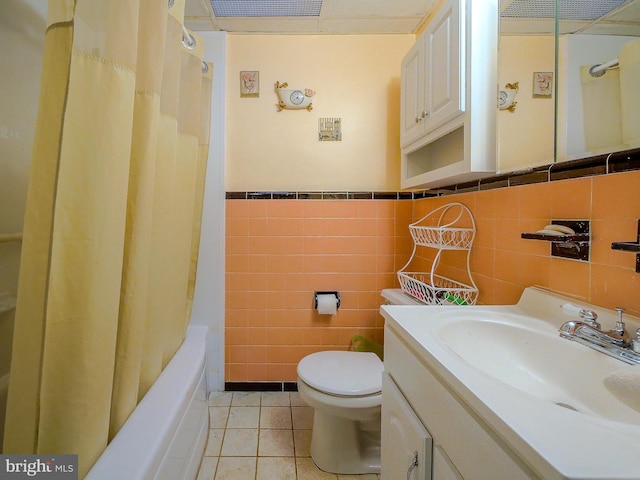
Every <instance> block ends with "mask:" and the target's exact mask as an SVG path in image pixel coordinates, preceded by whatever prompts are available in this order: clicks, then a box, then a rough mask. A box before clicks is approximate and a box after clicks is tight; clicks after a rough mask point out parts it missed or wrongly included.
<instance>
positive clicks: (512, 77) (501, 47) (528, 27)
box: [497, 0, 555, 173]
mask: <svg viewBox="0 0 640 480" xmlns="http://www.w3.org/2000/svg"><path fill="white" fill-rule="evenodd" d="M543 2H544V3H545V5H537V6H536V5H534V3H543ZM541 7H542V8H541ZM554 34H555V7H554V0H527V1H521V0H501V1H500V38H499V43H498V89H499V91H503V92H506V93H514V92H513V91H512V92H509V89H508V87H509V86H513V84H515V83H516V82H517V91H516V92H515V98H514V99H513V100H514V102H515V103H514V104H513V105H512V107H513V108H510V109H500V110H499V111H498V113H497V122H498V125H497V130H498V140H499V141H498V165H497V168H498V172H500V173H504V172H513V171H517V170H525V169H527V168H531V167H535V166H539V165H548V164H549V163H552V162H553V161H554V158H555V157H554V132H555V130H554V127H555V122H554V116H555V113H554V112H555V102H554V98H555V93H554V92H553V87H552V85H547V88H546V89H544V90H543V91H541V90H540V89H536V90H535V91H534V79H537V78H546V79H547V80H548V79H549V78H552V76H553V75H554V72H555V37H554ZM543 74H546V75H544V76H543Z"/></svg>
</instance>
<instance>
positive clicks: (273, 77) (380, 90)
mask: <svg viewBox="0 0 640 480" xmlns="http://www.w3.org/2000/svg"><path fill="white" fill-rule="evenodd" d="M227 38H228V43H227V45H228V47H227V124H226V137H227V149H226V189H227V190H228V191H259V190H271V191H273V190H310V191H323V190H324V191H326V190H349V191H358V190H397V189H398V188H399V183H400V148H399V143H400V142H399V135H400V130H399V118H400V62H401V60H402V57H403V56H404V55H405V53H406V52H407V51H408V50H409V48H410V47H411V46H412V45H413V43H414V40H415V38H414V35H352V36H348V35H336V36H334V35H321V36H316V35H313V36H312V35H304V36H302V35H233V34H230V35H229V36H228V37H227ZM243 70H258V71H259V72H260V96H259V98H241V97H240V82H239V73H240V71H243ZM276 81H280V82H287V83H288V84H289V87H290V88H300V89H302V88H310V89H312V90H315V91H316V96H315V97H314V100H313V110H312V111H311V112H308V111H306V110H284V111H282V112H278V109H277V108H276V104H277V101H278V100H277V95H276V92H275V83H276ZM321 117H340V118H341V119H342V141H341V142H320V141H318V119H319V118H321Z"/></svg>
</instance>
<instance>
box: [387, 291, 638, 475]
mask: <svg viewBox="0 0 640 480" xmlns="http://www.w3.org/2000/svg"><path fill="white" fill-rule="evenodd" d="M567 303H571V304H575V303H576V302H575V301H574V300H573V299H571V298H568V297H563V296H560V295H557V294H555V293H553V292H549V291H546V290H543V289H540V288H537V287H529V288H527V289H525V291H524V292H523V294H522V296H521V298H520V300H519V302H518V304H516V305H497V306H489V305H474V306H398V305H385V306H383V307H382V308H381V312H382V314H383V316H384V318H385V332H388V333H390V334H391V335H392V336H395V337H396V338H398V339H400V341H401V342H403V343H404V345H405V346H406V348H407V349H408V350H409V352H411V354H413V355H415V356H416V358H419V361H420V362H421V363H422V364H423V365H425V366H426V367H427V368H428V369H429V371H430V372H431V374H432V377H431V378H435V379H437V381H438V382H440V384H442V385H444V386H445V387H446V388H447V389H448V391H449V392H451V394H452V395H453V396H454V397H452V401H453V398H455V399H457V401H458V402H459V403H461V404H462V405H464V406H465V408H467V409H468V411H470V412H472V413H473V415H475V416H477V418H479V419H481V420H482V422H483V423H484V425H486V426H487V428H488V429H490V430H491V432H493V433H495V434H496V436H497V438H499V439H500V441H501V442H504V444H505V445H507V446H508V448H509V449H512V450H513V451H514V452H515V454H516V456H517V457H518V458H521V459H524V461H525V463H527V465H529V466H531V467H532V468H533V469H534V470H535V471H536V475H537V477H536V475H533V477H536V478H545V479H554V480H555V479H563V480H566V479H571V480H577V479H586V478H589V479H592V480H595V479H599V480H605V479H606V480H612V479H616V480H638V479H639V478H640V465H638V462H637V461H636V459H637V458H638V457H639V456H640V365H637V364H636V365H629V364H627V363H624V362H622V361H620V360H617V359H615V358H612V357H610V356H608V355H605V354H604V353H602V352H599V351H596V350H594V349H592V348H589V347H588V346H585V345H583V344H580V343H578V342H574V341H570V340H567V339H566V338H562V337H560V335H559V328H560V327H561V326H562V325H563V324H564V323H565V322H567V321H569V320H572V318H573V317H572V316H571V315H573V316H574V317H575V315H577V313H575V314H574V313H572V314H571V315H570V314H568V313H567V311H565V309H564V308H563V306H566V304H567ZM578 303H579V302H578ZM578 306H579V307H580V308H583V309H584V308H588V309H591V310H595V311H596V313H597V314H598V321H599V322H600V323H601V324H602V328H603V330H604V331H607V330H608V329H611V328H613V327H614V326H615V324H616V320H617V315H616V313H615V312H613V311H611V310H607V309H604V308H602V307H597V306H594V305H588V304H586V303H582V304H580V305H578ZM576 318H577V317H576ZM625 322H626V328H627V331H629V332H635V330H636V329H637V328H639V327H640V318H638V317H633V316H631V315H626V314H625ZM385 335H386V333H385ZM414 368H415V365H414ZM416 388H417V387H416ZM423 394H426V395H428V390H426V391H425V392H423ZM425 401H427V400H426V399H425ZM439 407H442V405H440V404H436V403H434V405H433V406H432V407H430V408H434V409H435V408H439ZM443 431H445V432H446V428H445V429H444V430H443ZM612 459H613V460H612Z"/></svg>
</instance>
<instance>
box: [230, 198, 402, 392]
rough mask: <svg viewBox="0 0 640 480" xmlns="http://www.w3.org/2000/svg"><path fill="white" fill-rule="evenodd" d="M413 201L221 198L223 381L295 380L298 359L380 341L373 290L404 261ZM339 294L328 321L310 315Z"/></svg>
mask: <svg viewBox="0 0 640 480" xmlns="http://www.w3.org/2000/svg"><path fill="white" fill-rule="evenodd" d="M412 206H413V201H411V200H227V202H226V215H227V217H226V229H227V230H226V318H225V322H226V328H225V348H226V350H225V355H226V371H225V374H226V378H225V380H226V381H227V382H245V381H246V382H258V381H295V380H296V365H297V363H298V361H299V360H300V359H301V358H302V357H304V356H305V355H307V354H309V353H312V352H316V351H320V350H329V349H340V350H346V349H347V348H348V347H349V343H350V339H351V337H352V336H353V335H354V334H361V335H365V336H367V337H369V338H371V339H374V340H376V341H378V342H382V330H383V323H382V317H381V316H380V314H379V312H378V311H379V308H380V304H381V302H382V298H381V297H380V291H381V290H382V289H384V288H389V287H395V286H397V283H396V274H395V272H396V271H397V270H398V269H399V268H400V267H401V266H402V265H403V264H404V262H406V261H407V259H408V256H409V254H410V253H411V248H412V243H411V238H410V236H409V232H408V229H407V225H408V224H409V223H410V221H411V215H412ZM318 290H339V291H340V295H341V307H340V309H339V311H338V313H337V314H336V315H334V316H328V315H319V314H318V313H317V312H316V311H315V310H314V309H313V298H314V296H313V294H314V291H318Z"/></svg>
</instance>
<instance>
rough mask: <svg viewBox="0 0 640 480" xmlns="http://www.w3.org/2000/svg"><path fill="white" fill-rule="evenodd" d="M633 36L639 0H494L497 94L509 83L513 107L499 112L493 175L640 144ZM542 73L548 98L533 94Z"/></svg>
mask: <svg viewBox="0 0 640 480" xmlns="http://www.w3.org/2000/svg"><path fill="white" fill-rule="evenodd" d="M556 12H557V13H558V20H557V22H556V19H555V16H556ZM556 23H557V25H556ZM556 27H557V32H558V33H557V35H556V34H555V32H556ZM637 37H640V0H607V1H585V0H501V1H500V43H499V72H498V79H499V90H503V89H505V88H506V86H507V84H513V83H514V82H518V90H517V92H516V94H515V99H514V101H515V102H516V103H515V108H513V109H512V110H501V111H499V112H498V132H499V142H498V145H499V154H498V171H499V172H512V171H517V170H525V169H528V168H532V167H535V166H539V165H547V164H550V163H552V162H554V161H565V160H572V159H577V158H584V157H590V156H594V155H598V154H603V153H608V152H613V151H619V150H627V149H630V148H636V147H638V146H640V93H638V92H640V88H638V87H637V86H638V85H640V43H638V42H640V39H638V38H637ZM634 41H635V43H633V42H634ZM556 52H557V57H556ZM619 57H621V58H622V62H620V64H619V66H615V65H613V67H614V68H611V69H607V70H603V71H605V73H604V74H603V75H601V76H600V77H592V76H591V75H589V73H588V69H589V68H590V67H591V66H593V65H599V64H607V63H612V64H614V63H615V62H613V60H618V59H619ZM545 72H552V73H553V76H554V79H553V82H554V83H553V87H552V88H551V90H552V91H551V95H548V93H549V91H548V90H545V91H544V92H543V93H544V94H543V95H541V94H540V89H538V90H537V91H535V90H536V82H537V81H538V79H542V80H543V81H544V80H545V77H544V76H541V75H537V74H540V73H545ZM547 78H548V77H547Z"/></svg>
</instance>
